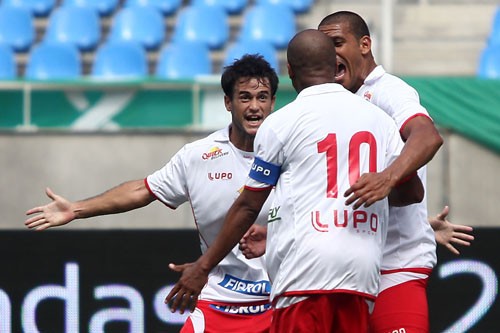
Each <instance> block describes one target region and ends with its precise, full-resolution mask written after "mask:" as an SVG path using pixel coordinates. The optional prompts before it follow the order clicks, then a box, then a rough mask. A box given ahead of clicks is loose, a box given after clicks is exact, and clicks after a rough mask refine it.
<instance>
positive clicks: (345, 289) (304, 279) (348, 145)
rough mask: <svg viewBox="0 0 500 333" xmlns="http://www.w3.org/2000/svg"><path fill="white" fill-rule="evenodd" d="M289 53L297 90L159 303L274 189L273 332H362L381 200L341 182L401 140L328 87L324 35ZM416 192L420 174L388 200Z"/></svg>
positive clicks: (173, 295)
mask: <svg viewBox="0 0 500 333" xmlns="http://www.w3.org/2000/svg"><path fill="white" fill-rule="evenodd" d="M287 59H288V73H289V76H290V78H291V80H292V84H293V86H294V88H295V90H296V91H297V92H298V93H299V94H298V97H297V98H296V100H295V101H293V102H292V103H290V104H288V105H287V106H285V107H283V108H282V109H280V110H278V111H276V112H274V113H273V114H271V115H270V116H269V117H268V118H267V119H266V120H265V121H264V122H263V124H262V125H261V127H260V128H259V130H258V132H257V136H256V138H255V143H254V148H255V158H254V163H253V165H252V169H251V171H250V174H249V178H248V180H247V182H246V185H245V189H244V190H243V192H242V194H241V195H240V196H239V197H238V199H236V201H235V202H234V204H233V206H232V207H231V208H230V210H229V212H228V214H227V216H226V219H225V222H224V226H223V227H222V229H221V232H220V233H219V235H218V237H217V239H216V241H215V242H214V243H213V244H212V246H211V247H210V248H209V249H208V250H207V251H206V252H205V253H204V254H203V255H202V256H201V257H200V258H199V259H198V260H197V261H196V262H195V263H190V264H184V265H177V266H175V268H176V269H177V270H179V271H182V272H183V273H182V277H181V278H180V280H179V281H178V283H177V284H176V285H175V286H174V288H173V289H172V291H171V292H170V293H169V295H168V296H167V299H166V302H170V301H172V299H174V300H173V302H172V309H173V310H177V309H179V310H181V311H183V310H184V309H186V308H187V307H189V299H190V297H191V296H194V297H196V296H197V295H198V293H199V291H200V290H201V289H202V287H203V285H204V284H205V283H206V276H207V274H208V272H210V271H211V270H212V268H213V267H214V266H215V265H216V264H217V263H218V262H219V261H220V260H221V259H222V258H223V257H224V256H225V254H226V253H227V252H228V251H230V250H231V249H232V248H233V247H234V246H235V244H237V242H238V240H239V239H240V238H241V236H242V235H243V234H244V233H245V231H246V230H247V229H248V228H249V227H250V226H251V225H252V223H253V222H254V220H255V218H256V217H257V214H258V212H259V211H261V207H262V205H263V203H264V202H265V201H266V200H267V198H268V196H269V194H270V193H271V191H272V189H273V187H274V186H275V190H274V201H273V205H272V208H271V209H270V211H269V220H268V225H269V227H268V229H269V230H268V237H269V238H268V242H267V245H268V251H267V257H266V261H267V269H268V273H269V277H270V280H271V281H272V288H271V299H272V301H273V305H274V306H275V311H274V313H273V322H272V325H271V332H297V333H300V332H307V333H314V332H318V333H319V332H321V333H325V332H337V333H341V332H342V333H344V332H345V333H366V332H367V331H368V314H369V303H370V301H373V299H374V298H375V295H376V294H377V292H378V280H379V269H380V259H381V251H382V246H383V243H384V240H385V235H386V228H387V218H388V217H387V215H388V203H387V200H381V201H376V202H374V201H373V198H374V197H376V196H377V194H375V196H373V195H372V194H369V195H367V196H364V195H363V196H359V195H358V194H356V193H352V194H350V191H349V190H348V189H349V188H351V186H352V185H353V184H355V183H357V182H359V181H360V180H361V179H362V178H364V177H365V175H367V174H366V173H368V172H370V173H380V172H381V171H382V170H384V168H387V167H388V166H389V165H390V164H391V163H392V162H393V161H394V160H395V159H396V158H397V157H398V156H399V153H400V151H401V149H402V147H403V142H402V140H401V138H400V136H399V133H398V130H397V128H396V126H395V124H394V122H393V121H392V119H391V118H390V117H389V116H387V115H386V114H385V113H384V112H383V111H382V110H380V109H379V108H377V107H376V106H374V105H372V104H370V103H368V102H366V101H364V100H362V99H361V98H359V97H357V96H355V95H353V94H352V93H350V92H349V91H347V90H346V89H344V88H343V87H342V86H341V85H339V84H336V83H334V76H335V72H336V68H337V65H336V57H335V45H334V44H333V42H332V40H331V39H330V38H328V37H327V36H326V35H325V34H323V33H321V32H319V31H318V30H314V29H309V30H305V31H303V32H300V33H298V34H297V35H296V36H295V37H294V38H293V39H292V40H291V41H290V43H289V45H288V50H287ZM389 168H390V166H389ZM362 174H363V176H362ZM360 176H361V177H360ZM422 190H423V187H422V184H421V182H420V180H419V178H418V177H416V176H414V177H410V178H409V179H408V180H406V181H405V182H402V183H401V184H400V185H399V186H394V188H393V190H392V192H390V195H389V200H390V201H391V203H392V204H396V205H403V204H408V203H414V202H418V201H419V200H421V199H422V198H423V191H422ZM345 195H347V196H348V198H347V200H346V199H345V198H344V196H345ZM350 203H353V205H350Z"/></svg>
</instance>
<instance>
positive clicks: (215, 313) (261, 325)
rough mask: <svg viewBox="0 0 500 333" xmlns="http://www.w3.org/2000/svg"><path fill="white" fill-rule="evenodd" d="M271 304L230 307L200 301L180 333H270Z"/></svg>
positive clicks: (228, 305)
mask: <svg viewBox="0 0 500 333" xmlns="http://www.w3.org/2000/svg"><path fill="white" fill-rule="evenodd" d="M272 313H273V311H272V309H271V304H269V303H267V304H258V305H245V306H243V305H237V306H236V305H230V304H220V303H212V302H208V301H198V304H197V306H196V309H195V310H194V311H193V313H191V315H190V316H189V317H188V319H187V320H186V322H185V323H184V326H183V327H182V329H181V331H180V333H202V332H203V333H221V332H228V333H229V332H231V333H269V327H270V325H271V318H272Z"/></svg>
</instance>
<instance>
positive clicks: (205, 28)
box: [173, 5, 229, 50]
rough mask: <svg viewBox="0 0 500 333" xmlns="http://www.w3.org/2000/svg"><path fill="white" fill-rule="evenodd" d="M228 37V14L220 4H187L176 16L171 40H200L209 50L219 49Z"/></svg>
mask: <svg viewBox="0 0 500 333" xmlns="http://www.w3.org/2000/svg"><path fill="white" fill-rule="evenodd" d="M228 39H229V22H228V14H227V13H226V11H225V10H224V9H223V8H222V7H220V6H206V5H201V6H188V7H185V8H183V9H182V10H181V11H180V12H179V14H178V17H177V23H176V26H175V31H174V35H173V41H174V42H178V41H182V40H187V41H201V42H203V43H205V44H207V45H208V47H209V48H210V49H211V50H218V49H221V48H222V47H223V46H224V45H225V44H226V42H227V41H228Z"/></svg>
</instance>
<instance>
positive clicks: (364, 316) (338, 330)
mask: <svg viewBox="0 0 500 333" xmlns="http://www.w3.org/2000/svg"><path fill="white" fill-rule="evenodd" d="M368 317H369V314H368V303H367V299H366V298H365V297H363V296H360V295H355V294H348V293H331V294H321V295H312V296H309V297H308V298H307V299H305V300H303V301H300V302H298V303H295V304H292V305H290V306H288V307H286V308H282V309H275V310H274V314H273V322H272V323H271V333H290V332H293V333H366V332H368Z"/></svg>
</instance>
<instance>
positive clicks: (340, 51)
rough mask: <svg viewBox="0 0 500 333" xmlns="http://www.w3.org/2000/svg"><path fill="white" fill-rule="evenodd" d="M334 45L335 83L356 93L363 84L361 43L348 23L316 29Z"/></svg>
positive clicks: (327, 25)
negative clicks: (335, 62) (335, 55)
mask: <svg viewBox="0 0 500 333" xmlns="http://www.w3.org/2000/svg"><path fill="white" fill-rule="evenodd" d="M318 29H319V30H320V31H321V32H323V33H325V34H326V35H327V36H328V37H330V38H332V39H333V42H334V43H335V51H336V52H337V66H338V67H337V75H336V76H335V82H337V83H340V84H341V85H343V86H344V88H346V89H347V90H350V91H352V92H356V91H357V90H358V89H359V87H361V85H362V84H363V82H364V79H365V78H364V77H363V68H364V61H365V60H364V58H363V53H362V52H363V48H362V45H361V41H360V40H358V39H357V38H356V36H354V34H353V33H352V32H351V29H350V27H349V24H348V23H333V24H326V25H323V26H320V27H319V28H318Z"/></svg>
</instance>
